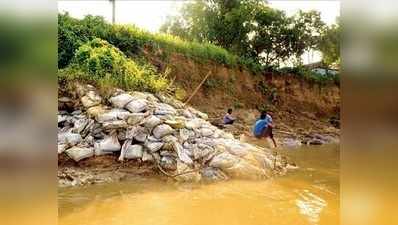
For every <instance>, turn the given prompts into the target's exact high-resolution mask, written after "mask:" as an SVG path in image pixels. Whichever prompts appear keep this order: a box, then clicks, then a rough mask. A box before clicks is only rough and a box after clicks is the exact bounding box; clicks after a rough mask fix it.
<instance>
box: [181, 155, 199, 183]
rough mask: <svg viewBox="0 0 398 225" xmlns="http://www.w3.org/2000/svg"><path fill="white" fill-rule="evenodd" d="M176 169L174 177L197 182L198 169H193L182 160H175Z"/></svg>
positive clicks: (183, 180)
mask: <svg viewBox="0 0 398 225" xmlns="http://www.w3.org/2000/svg"><path fill="white" fill-rule="evenodd" d="M176 166H177V170H176V171H175V174H176V175H177V176H175V179H176V180H177V181H180V182H199V181H200V179H201V175H200V173H199V171H197V170H193V169H192V168H190V167H189V166H187V165H186V164H184V163H183V162H180V161H179V160H177V165H176Z"/></svg>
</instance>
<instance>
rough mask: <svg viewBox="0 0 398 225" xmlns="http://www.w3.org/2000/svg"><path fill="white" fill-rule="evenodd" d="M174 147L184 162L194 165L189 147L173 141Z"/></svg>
mask: <svg viewBox="0 0 398 225" xmlns="http://www.w3.org/2000/svg"><path fill="white" fill-rule="evenodd" d="M173 148H174V150H175V151H176V152H177V156H178V158H179V159H180V160H181V161H182V162H184V163H186V164H189V165H192V164H193V161H192V159H191V158H190V157H189V154H190V153H189V152H188V150H187V149H184V148H183V147H182V146H181V144H180V143H178V142H174V143H173Z"/></svg>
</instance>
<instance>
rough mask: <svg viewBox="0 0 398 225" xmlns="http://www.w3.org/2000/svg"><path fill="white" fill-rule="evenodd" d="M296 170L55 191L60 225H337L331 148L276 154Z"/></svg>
mask: <svg viewBox="0 0 398 225" xmlns="http://www.w3.org/2000/svg"><path fill="white" fill-rule="evenodd" d="M280 152H281V154H285V155H288V156H289V157H290V159H292V160H293V161H295V162H296V163H297V165H298V166H299V167H300V168H299V169H297V170H295V171H292V172H289V174H288V175H286V176H284V177H278V178H274V179H270V180H265V181H241V180H233V181H227V182H221V183H215V184H207V185H204V184H194V185H193V184H174V183H165V182H160V181H156V180H151V179H142V180H137V181H134V182H126V183H116V184H107V185H100V186H88V187H82V188H65V189H60V191H59V224H60V225H77V224H79V225H122V224H123V225H141V224H145V225H152V224H156V225H199V224H200V225H202V224H209V225H210V224H211V225H213V224H223V225H224V224H226V225H235V224H236V225H263V224H271V225H279V224H281V225H282V224H289V225H300V224H331V225H336V224H339V149H338V146H337V145H329V146H320V147H305V148H300V149H296V150H281V151H280Z"/></svg>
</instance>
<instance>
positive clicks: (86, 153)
mask: <svg viewBox="0 0 398 225" xmlns="http://www.w3.org/2000/svg"><path fill="white" fill-rule="evenodd" d="M65 152H66V154H67V155H68V156H69V157H70V158H72V159H73V160H74V161H76V162H79V161H80V160H82V159H85V158H89V157H92V156H94V149H92V148H87V147H72V148H70V149H67V150H65Z"/></svg>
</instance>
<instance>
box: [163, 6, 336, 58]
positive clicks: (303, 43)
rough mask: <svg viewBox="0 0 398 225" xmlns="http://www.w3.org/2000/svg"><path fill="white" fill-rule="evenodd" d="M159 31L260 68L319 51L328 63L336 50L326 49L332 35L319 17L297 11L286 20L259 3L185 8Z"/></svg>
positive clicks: (310, 12) (276, 11)
mask: <svg viewBox="0 0 398 225" xmlns="http://www.w3.org/2000/svg"><path fill="white" fill-rule="evenodd" d="M160 31H162V32H165V33H170V34H173V35H176V36H180V37H181V38H184V39H187V40H191V41H192V40H193V41H199V42H209V43H213V44H216V45H219V46H222V47H224V48H226V49H228V50H230V51H232V52H234V53H236V54H239V55H241V56H244V57H248V58H252V59H254V60H255V61H257V62H260V63H262V64H264V65H266V66H279V64H280V63H281V62H283V61H286V60H289V59H294V60H295V61H297V62H299V63H300V62H301V55H302V54H303V53H304V52H305V51H308V50H311V49H315V50H318V49H319V50H321V52H322V53H323V54H324V56H325V60H324V61H326V62H329V61H330V60H332V61H333V60H334V57H335V55H336V50H335V49H329V48H333V47H334V45H338V43H336V42H338V39H336V38H335V36H336V34H335V33H333V32H335V31H336V29H335V28H334V27H333V26H332V27H331V28H329V27H327V26H326V24H325V23H324V22H322V20H321V17H320V13H319V12H317V11H309V12H303V11H300V12H298V13H297V14H295V15H293V16H291V17H289V16H287V15H286V14H285V13H284V12H283V11H281V10H277V9H273V8H271V7H269V6H268V5H267V4H266V2H265V1H263V0H198V1H193V2H187V3H185V4H184V6H183V7H182V9H181V11H180V14H179V15H177V16H174V17H169V18H168V19H167V21H166V22H165V23H164V24H163V26H162V27H161V29H160ZM337 31H339V30H337ZM333 35H334V36H333ZM333 54H334V55H333ZM337 54H338V53H337Z"/></svg>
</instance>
